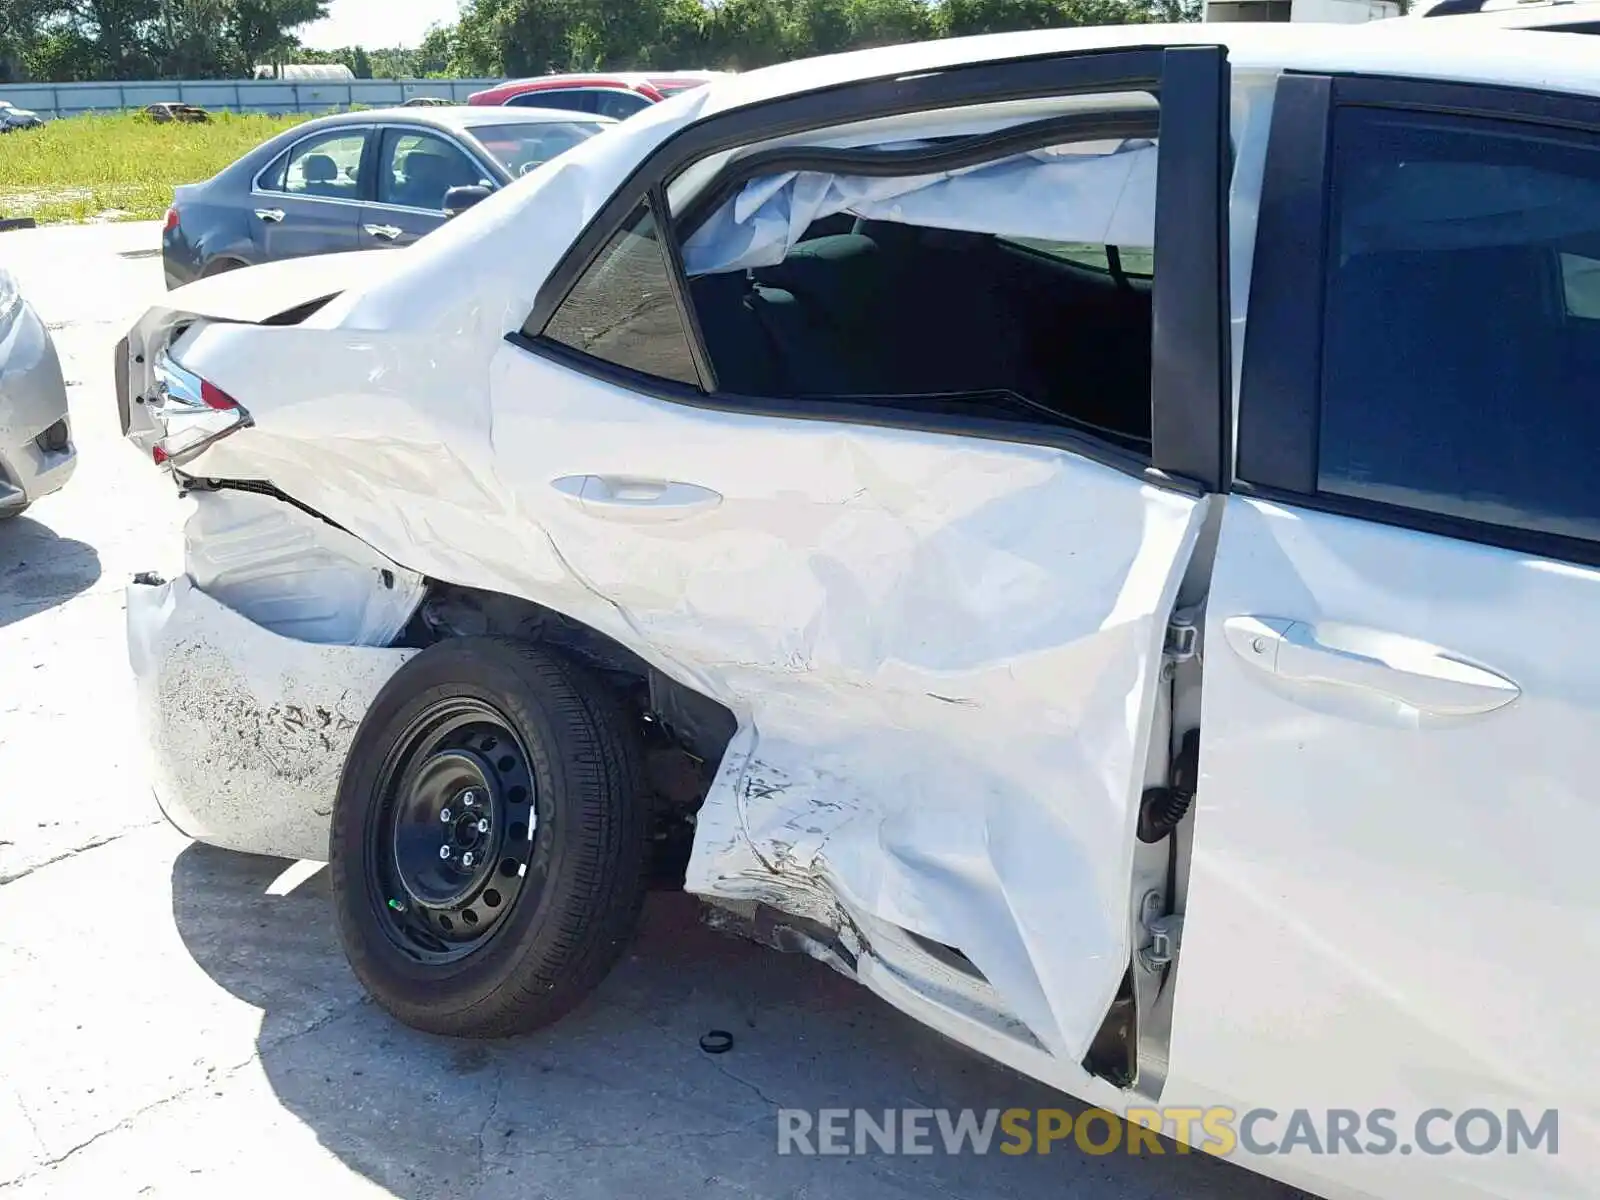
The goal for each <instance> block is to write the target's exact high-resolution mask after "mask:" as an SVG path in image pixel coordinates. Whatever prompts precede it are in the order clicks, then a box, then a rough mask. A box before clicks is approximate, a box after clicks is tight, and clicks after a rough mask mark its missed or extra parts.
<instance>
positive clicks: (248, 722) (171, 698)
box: [127, 576, 416, 861]
mask: <svg viewBox="0 0 1600 1200" xmlns="http://www.w3.org/2000/svg"><path fill="white" fill-rule="evenodd" d="M127 620H128V656H129V660H130V663H131V665H132V667H133V672H134V676H135V679H136V681H137V687H138V707H139V716H140V720H141V722H142V723H143V725H144V728H145V733H146V741H147V743H148V745H149V746H150V749H151V753H152V756H153V763H152V767H153V772H152V778H153V779H154V780H155V781H156V795H157V799H158V800H159V801H160V802H161V806H162V810H163V811H164V812H165V813H166V814H167V817H168V818H169V819H170V820H171V821H172V823H173V824H174V825H176V826H177V827H178V828H179V829H181V830H182V831H183V832H184V833H186V834H188V835H189V836H191V837H195V838H198V839H200V840H201V841H204V842H208V843H210V844H212V845H216V846H222V847H225V848H227V849H234V850H243V851H246V852H248V853H252V854H268V855H274V856H278V857H282V858H295V859H313V860H317V861H323V860H325V859H326V858H327V856H328V818H329V815H330V814H331V812H332V810H333V801H334V796H335V794H336V793H337V791H338V786H339V775H340V772H341V771H342V770H343V769H344V760H345V755H346V753H347V752H348V751H349V749H350V743H351V741H352V740H353V739H354V737H355V732H356V728H357V726H358V725H359V724H360V722H361V719H362V717H363V716H365V715H366V711H367V709H368V707H369V706H370V705H371V704H372V701H373V699H374V698H375V697H376V696H377V694H378V691H379V690H380V689H381V688H382V687H383V685H384V684H385V683H387V682H388V680H389V677H390V676H392V675H393V674H394V673H395V671H397V670H399V668H400V666H401V664H403V663H404V662H405V661H406V660H407V659H408V658H410V657H411V656H412V655H413V654H415V653H416V651H414V650H392V649H379V648H374V647H356V646H319V645H313V644H311V643H309V642H300V641H295V640H294V639H292V638H285V637H280V636H278V635H277V634H275V633H272V632H270V631H269V630H266V629H263V628H262V627H261V626H259V625H256V624H254V623H253V622H251V621H249V620H247V619H246V618H244V617H242V616H240V615H239V614H238V613H236V612H234V611H232V610H231V609H229V608H227V607H226V606H224V605H222V604H220V603H218V602H217V601H216V600H213V599H212V598H211V597H209V596H207V595H206V594H205V593H204V592H202V591H200V590H199V589H198V588H196V587H195V586H194V584H193V582H192V581H191V580H190V579H189V578H188V577H187V576H181V577H179V578H178V579H175V580H173V581H172V582H171V583H168V584H162V585H160V586H149V585H144V584H134V585H133V586H131V587H129V588H128V591H127Z"/></svg>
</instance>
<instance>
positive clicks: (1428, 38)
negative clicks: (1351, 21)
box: [692, 18, 1600, 116]
mask: <svg viewBox="0 0 1600 1200" xmlns="http://www.w3.org/2000/svg"><path fill="white" fill-rule="evenodd" d="M1184 45H1189V46H1194V45H1201V46H1204V45H1220V46H1225V47H1227V49H1228V57H1229V61H1230V63H1231V64H1232V66H1233V68H1234V69H1235V70H1236V71H1237V70H1265V71H1276V70H1309V71H1331V72H1362V73H1370V74H1379V75H1400V76H1412V77H1415V78H1424V79H1441V80H1454V81H1459V82H1468V83H1484V84H1490V85H1505V86H1525V87H1539V88H1544V89H1555V90H1560V91H1570V92H1579V93H1585V94H1590V95H1593V94H1600V72H1597V71H1596V70H1595V69H1594V39H1593V38H1592V37H1586V36H1582V35H1579V34H1560V33H1550V32H1545V31H1539V32H1537V33H1533V32H1528V33H1524V32H1523V31H1520V30H1512V31H1506V30H1502V29H1499V28H1496V29H1494V30H1488V29H1484V28H1482V27H1479V28H1476V29H1469V28H1466V27H1465V26H1463V25H1460V24H1458V23H1457V22H1455V21H1447V20H1432V21H1427V20H1419V21H1414V20H1409V19H1405V18H1391V19H1389V20H1382V21H1371V22H1366V23H1363V24H1359V25H1337V24H1324V23H1314V22H1303V23H1298V24H1296V23H1292V22H1291V23H1282V24H1279V23H1267V22H1262V23H1234V22H1226V23H1218V24H1186V25H1100V26H1083V27H1077V28H1069V29H1051V30H1033V31H1028V32H1022V33H996V34H985V35H982V36H979V37H968V38H945V39H942V40H938V41H929V42H913V43H908V44H905V45H899V46H884V47H878V48H874V49H870V50H855V51H851V52H849V53H845V54H834V55H828V56H825V57H821V58H811V59H800V60H797V61H794V62H786V63H780V64H778V65H777V66H771V67H763V68H761V69H759V70H755V71H748V72H743V73H740V74H737V75H728V76H724V77H721V78H717V79H713V80H711V81H710V82H708V83H707V84H706V85H705V87H703V88H699V89H696V90H695V92H694V93H692V95H694V96H695V97H696V107H697V109H698V112H699V114H700V115H701V116H710V115H712V114H714V113H717V112H724V111H727V110H729V109H734V108H742V107H746V106H748V105H753V104H760V103H763V102H766V101H769V100H777V99H781V98H783V97H786V96H793V95H797V94H800V93H803V92H809V91H815V90H819V89H822V88H828V87H836V86H839V85H842V84H848V83H856V82H861V81H864V80H868V79H879V78H889V79H892V78H895V77H897V76H902V75H916V74H922V73H926V72H929V71H938V70H946V69H950V68H953V67H960V66H966V65H969V64H972V63H982V62H1002V61H1005V60H1008V59H1022V58H1036V57H1040V56H1043V55H1053V54H1069V53H1072V52H1074V51H1090V50H1114V49H1124V48H1126V49H1133V48H1137V47H1141V46H1145V47H1158V48H1159V47H1163V46H1184Z"/></svg>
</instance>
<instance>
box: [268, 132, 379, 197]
mask: <svg viewBox="0 0 1600 1200" xmlns="http://www.w3.org/2000/svg"><path fill="white" fill-rule="evenodd" d="M366 148H367V131H366V130H364V129H355V130H350V129H340V130H335V131H333V132H330V133H325V134H321V135H319V136H317V137H309V138H307V139H306V140H305V141H303V142H300V143H299V144H298V145H296V146H295V148H294V149H293V150H291V151H289V163H288V170H287V171H286V172H285V174H284V180H283V190H284V191H286V192H288V193H289V194H290V195H298V196H323V197H326V198H328V199H333V200H359V199H361V155H362V153H363V152H364V151H365V150H366Z"/></svg>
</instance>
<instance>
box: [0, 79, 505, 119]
mask: <svg viewBox="0 0 1600 1200" xmlns="http://www.w3.org/2000/svg"><path fill="white" fill-rule="evenodd" d="M501 82H503V80H499V79H413V80H406V81H404V82H400V81H395V80H388V79H357V80H355V81H354V82H352V83H343V82H338V81H332V80H320V79H319V80H307V81H305V82H302V83H295V82H292V81H279V80H276V79H262V80H254V81H251V80H240V81H238V82H233V81H229V80H183V81H180V80H176V79H170V80H154V81H129V82H127V83H17V84H0V100H9V101H11V103H13V104H15V105H16V106H17V107H18V108H31V109H32V110H33V111H34V112H36V113H38V114H39V115H40V116H41V117H73V116H77V115H78V114H80V113H86V112H117V111H119V110H121V109H127V108H143V107H144V106H145V105H147V104H155V103H157V102H159V101H162V100H176V101H181V102H183V103H185V104H198V105H200V107H202V108H208V109H210V110H212V111H213V112H223V111H227V112H260V113H288V112H310V113H319V112H332V111H334V110H337V109H345V108H349V107H350V106H351V105H353V104H363V105H366V106H367V107H368V108H382V107H385V106H387V105H392V104H402V103H404V102H405V101H407V100H409V99H411V97H413V96H440V97H442V98H444V99H446V100H459V101H465V100H466V98H467V97H468V96H469V95H470V94H471V93H473V92H478V91H482V90H483V89H484V88H487V87H493V86H494V85H495V84H497V83H501Z"/></svg>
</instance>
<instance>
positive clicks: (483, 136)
mask: <svg viewBox="0 0 1600 1200" xmlns="http://www.w3.org/2000/svg"><path fill="white" fill-rule="evenodd" d="M609 128H611V126H609V125H604V124H601V123H600V122H599V121H595V120H593V119H591V120H587V121H584V120H576V119H575V120H571V121H541V122H539V123H538V124H535V125H529V124H526V123H524V122H520V121H519V122H517V123H516V124H513V125H475V126H473V128H472V138H473V140H474V141H476V142H477V143H478V145H480V146H482V147H483V148H484V150H485V151H487V152H488V153H489V154H490V155H491V156H492V157H494V158H495V159H496V160H498V161H499V163H500V165H501V166H503V167H505V169H506V170H508V171H510V172H511V173H512V174H513V175H526V174H527V173H528V172H529V171H531V170H533V169H534V168H535V167H538V166H542V165H543V164H544V163H547V162H549V161H550V160H551V159H552V158H555V157H557V156H558V155H561V154H565V153H566V152H567V151H568V150H571V149H572V148H573V147H574V146H576V145H577V144H578V143H579V142H583V141H587V140H588V139H589V138H592V137H593V136H594V135H595V134H597V133H599V132H600V131H601V130H602V129H609Z"/></svg>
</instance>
